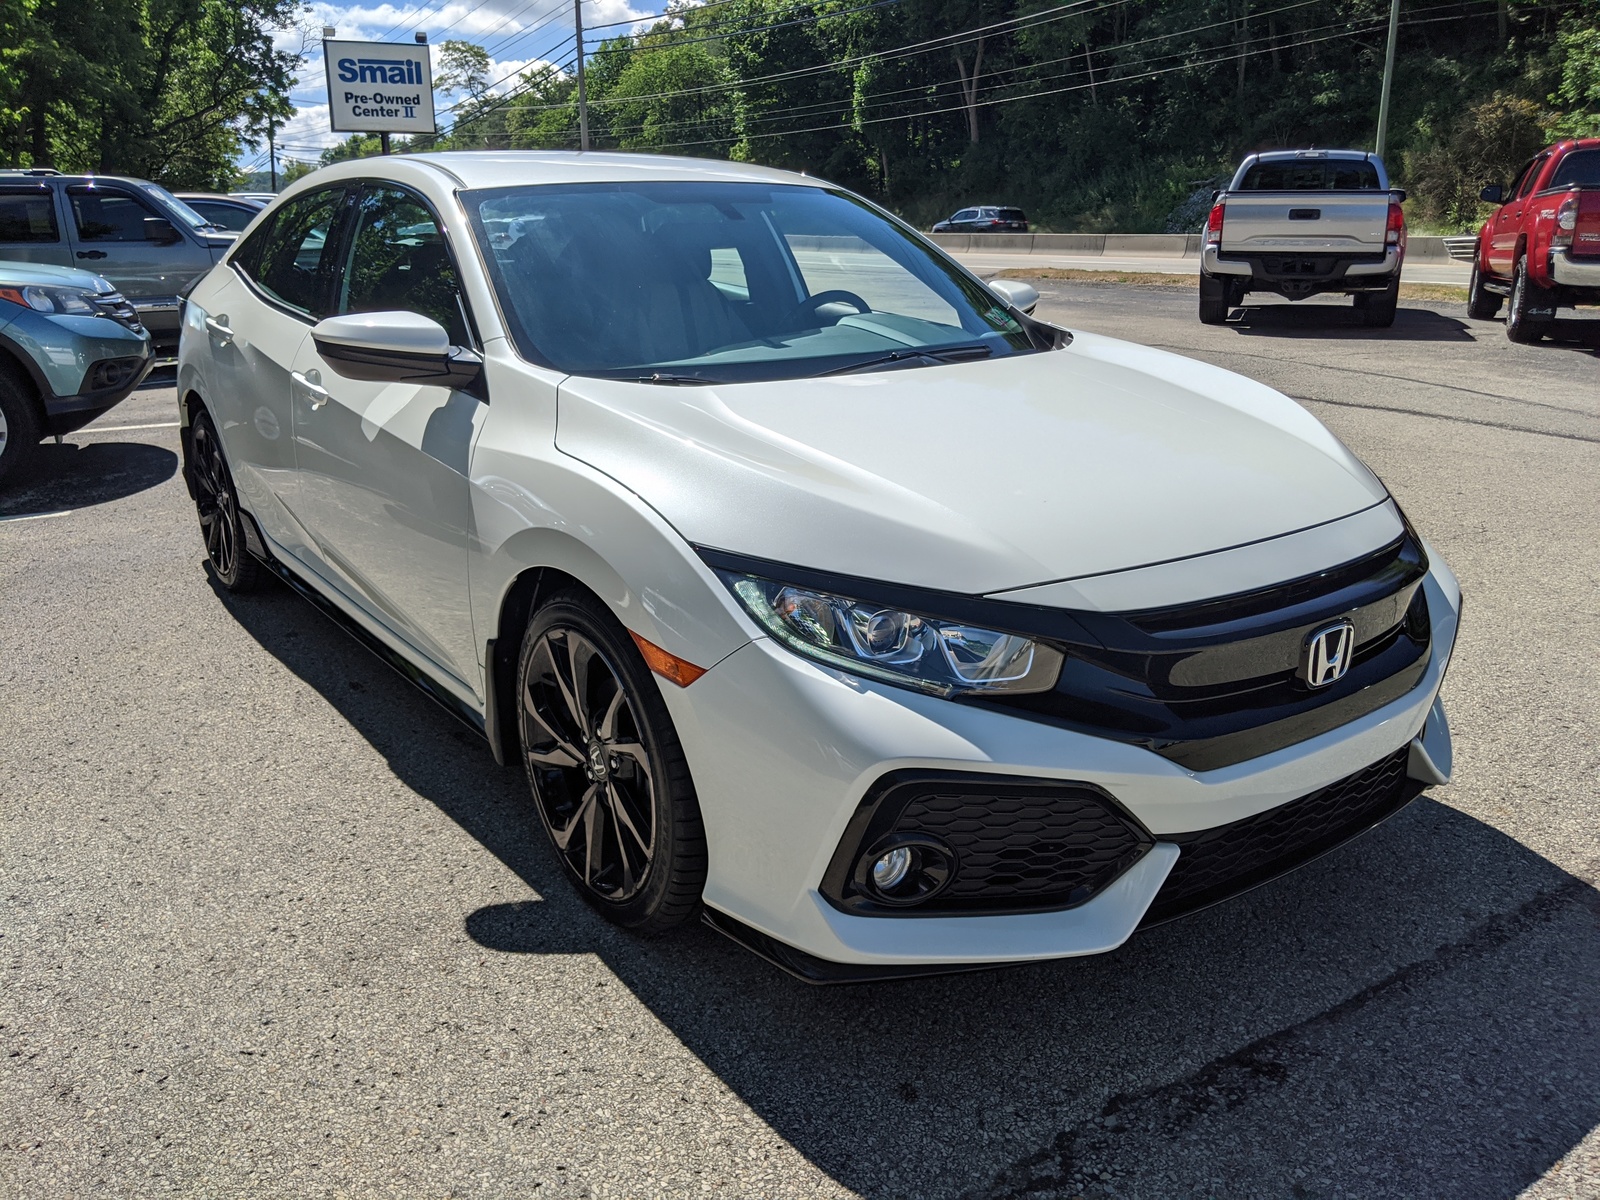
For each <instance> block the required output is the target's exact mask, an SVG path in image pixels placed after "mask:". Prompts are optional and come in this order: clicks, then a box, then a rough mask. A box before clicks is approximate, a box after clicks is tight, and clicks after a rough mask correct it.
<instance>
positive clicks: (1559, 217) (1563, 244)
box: [1550, 192, 1578, 250]
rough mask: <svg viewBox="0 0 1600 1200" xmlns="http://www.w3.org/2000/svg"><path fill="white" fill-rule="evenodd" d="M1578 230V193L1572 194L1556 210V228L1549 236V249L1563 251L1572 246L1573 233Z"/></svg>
mask: <svg viewBox="0 0 1600 1200" xmlns="http://www.w3.org/2000/svg"><path fill="white" fill-rule="evenodd" d="M1577 228H1578V193H1577V192H1573V193H1572V194H1571V195H1570V196H1568V197H1567V198H1566V199H1565V200H1563V201H1562V202H1561V205H1560V207H1558V208H1557V209H1556V227H1555V229H1554V230H1553V231H1552V232H1551V234H1550V248H1551V249H1552V250H1565V249H1567V248H1568V247H1570V246H1571V245H1572V235H1573V232H1574V231H1575V230H1576V229H1577Z"/></svg>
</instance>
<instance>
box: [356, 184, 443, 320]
mask: <svg viewBox="0 0 1600 1200" xmlns="http://www.w3.org/2000/svg"><path fill="white" fill-rule="evenodd" d="M336 311H338V312H340V313H360V312H387V311H403V312H414V313H418V314H420V315H421V316H424V317H432V318H433V319H434V320H435V321H437V322H439V324H441V325H443V326H444V328H445V332H446V333H448V334H449V335H450V341H451V343H452V344H453V345H457V346H465V345H468V344H469V342H470V339H469V338H468V336H467V323H466V318H465V315H464V312H463V309H462V304H461V281H460V279H459V277H458V276H457V275H456V268H455V263H453V262H452V261H451V259H450V250H449V248H448V247H447V246H446V245H445V242H444V233H443V231H442V230H440V228H439V222H438V220H437V219H436V218H435V217H434V215H433V210H432V209H430V208H429V207H428V206H427V204H425V203H424V202H423V201H422V199H421V198H420V197H418V196H417V195H415V194H414V193H412V192H408V191H405V190H403V189H401V188H397V187H384V186H380V185H376V184H369V185H368V186H367V187H365V188H363V189H362V192H361V201H360V207H359V209H358V211H357V214H356V230H355V236H354V237H352V238H351V239H350V253H349V256H348V258H347V259H346V260H345V269H344V277H343V279H342V281H341V283H340V288H339V303H338V306H337V309H336Z"/></svg>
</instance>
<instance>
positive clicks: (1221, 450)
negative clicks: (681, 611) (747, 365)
mask: <svg viewBox="0 0 1600 1200" xmlns="http://www.w3.org/2000/svg"><path fill="white" fill-rule="evenodd" d="M559 404H560V413H559V420H558V427H557V430H558V431H557V437H556V442H557V445H558V447H559V448H560V449H561V450H562V451H563V452H565V453H567V454H569V455H572V456H573V457H575V458H578V459H581V460H582V461H584V462H586V463H588V464H590V465H591V466H593V467H595V468H596V469H598V470H600V471H603V472H605V473H606V474H607V475H610V476H611V477H613V478H614V479H616V480H617V481H619V482H620V483H622V484H623V485H625V486H626V487H628V488H630V489H631V490H633V491H634V492H636V493H637V494H638V495H639V496H641V497H642V498H643V499H644V500H645V501H646V502H647V503H648V504H650V505H651V506H653V507H654V508H655V509H656V510H657V511H658V512H660V513H661V514H662V516H663V517H665V518H666V520H667V521H669V522H670V523H671V524H672V525H673V526H674V527H675V528H676V529H677V530H678V531H679V532H680V533H681V534H682V536H683V537H684V538H686V539H687V540H688V541H690V542H692V543H695V544H697V545H701V546H707V547H712V548H715V549H720V550H727V551H732V552H735V553H740V554H747V555H751V556H754V557H759V558H766V559H773V560H777V561H781V562H785V563H791V564H794V565H797V566H803V567H809V568H812V569H815V570H822V571H832V572H837V573H840V574H847V575H857V576H864V577H868V578H873V579H879V580H885V581H890V582H895V583H905V584H913V585H918V586H923V587H930V588H941V589H947V590H952V591H959V592H965V593H968V594H982V593H988V592H996V591H1005V590H1009V589H1013V588H1017V587H1023V586H1028V585H1032V584H1038V583H1044V582H1051V581H1055V580H1062V579H1074V578H1081V577H1083V576H1087V575H1099V574H1105V573H1107V572H1114V571H1121V570H1126V569H1128V568H1131V567H1137V566H1144V565H1148V564H1152V563H1160V562H1168V561H1171V560H1174V559H1180V558H1187V557H1192V556H1195V555H1200V554H1206V553H1210V552H1213V551H1217V550H1223V549H1227V548H1229V547H1234V546H1239V545H1243V544H1246V543H1250V542H1258V541H1261V540H1264V539H1267V538H1272V537H1277V536H1281V535H1283V534H1287V533H1292V532H1294V531H1297V530H1301V529H1306V528H1309V527H1311V526H1314V525H1319V524H1322V523H1324V522H1328V521H1333V520H1336V519H1338V518H1340V517H1344V516H1347V515H1349V514H1351V513H1355V512H1359V511H1361V510H1363V509H1366V508H1369V507H1371V506H1372V505H1374V504H1376V503H1378V502H1380V501H1382V500H1383V499H1384V498H1385V497H1386V495H1387V493H1386V492H1385V490H1384V487H1383V485H1382V484H1381V483H1380V482H1379V481H1378V480H1377V479H1376V478H1375V477H1374V476H1373V475H1372V473H1371V472H1370V471H1368V470H1367V469H1366V467H1364V466H1363V465H1362V464H1361V463H1360V462H1359V461H1358V460H1357V459H1356V458H1355V456H1354V455H1352V454H1351V453H1350V452H1349V451H1348V450H1347V449H1346V448H1345V447H1344V446H1343V445H1342V444H1341V443H1340V442H1339V440H1338V439H1337V438H1335V437H1334V436H1333V435H1332V434H1331V433H1329V432H1328V430H1327V429H1326V428H1324V427H1323V426H1322V424H1321V423H1320V422H1318V421H1317V420H1316V419H1315V418H1314V417H1312V416H1311V415H1310V414H1309V413H1308V412H1306V411H1305V410H1304V409H1303V408H1301V407H1300V406H1299V405H1297V404H1295V403H1294V402H1293V401H1291V400H1289V399H1288V398H1287V397H1285V396H1283V395H1281V394H1279V393H1278V392H1275V391H1273V390H1272V389H1271V388H1268V387H1265V386H1264V385H1262V384H1259V383H1256V382H1254V381H1252V380H1249V379H1246V378H1244V377H1242V376H1239V375H1235V374H1233V373H1231V372H1229V371H1224V370H1222V369H1221V368H1218V367H1213V366H1210V365H1209V364H1206V363H1201V362H1196V361H1193V360H1191V359H1186V358H1181V357H1179V356H1177V355H1174V354H1167V353H1165V352H1162V351H1158V350H1150V349H1147V348H1144V347H1141V346H1136V345H1133V344H1132V343H1128V342H1121V341H1117V340H1114V339H1111V338H1104V337H1099V336H1096V335H1093V334H1086V333H1079V334H1076V335H1075V340H1074V341H1073V343H1072V345H1071V346H1069V347H1067V348H1065V349H1062V350H1057V351H1050V352H1042V353H1037V354H1027V355H1016V356H1010V357H1006V358H1000V359H991V360H986V361H981V362H973V363H960V364H950V365H942V366H930V367H920V368H915V369H908V370H889V371H880V372H873V373H868V374H859V375H841V376H832V377H827V378H821V379H799V380H787V381H782V382H773V383H759V384H736V385H713V386H708V387H675V388H674V387H660V386H654V385H649V384H637V383H623V382H617V381H612V380H599V379H592V378H585V377H579V376H573V377H570V378H568V379H567V380H565V381H564V382H563V383H562V385H561V395H560V402H559Z"/></svg>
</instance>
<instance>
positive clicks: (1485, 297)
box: [1467, 260, 1506, 321]
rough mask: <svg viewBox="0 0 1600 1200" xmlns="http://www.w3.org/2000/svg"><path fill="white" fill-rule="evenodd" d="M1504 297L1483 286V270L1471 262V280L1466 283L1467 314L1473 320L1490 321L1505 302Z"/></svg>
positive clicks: (1474, 262)
mask: <svg viewBox="0 0 1600 1200" xmlns="http://www.w3.org/2000/svg"><path fill="white" fill-rule="evenodd" d="M1505 299H1506V298H1505V297H1504V296H1502V295H1500V294H1499V293H1497V292H1491V291H1489V290H1488V289H1487V288H1485V287H1484V286H1483V272H1482V271H1481V270H1480V269H1479V267H1478V264H1477V261H1476V260H1474V261H1473V264H1472V282H1471V283H1469V284H1468V285H1467V316H1469V317H1471V318H1472V319H1473V320H1474V321H1492V320H1493V319H1494V318H1495V316H1496V315H1497V314H1498V313H1499V312H1500V306H1501V305H1502V304H1504V303H1505Z"/></svg>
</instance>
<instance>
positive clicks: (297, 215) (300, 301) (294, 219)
mask: <svg viewBox="0 0 1600 1200" xmlns="http://www.w3.org/2000/svg"><path fill="white" fill-rule="evenodd" d="M345 195H346V192H345V189H344V188H342V187H340V188H325V189H323V190H322V191H317V192H311V193H308V194H307V195H304V196H301V197H300V198H299V199H297V200H291V201H290V202H289V203H288V204H285V205H284V206H283V207H282V208H280V209H279V210H278V212H277V215H276V216H274V217H273V218H272V220H271V222H270V223H269V224H267V225H266V226H264V227H263V228H261V229H258V230H257V231H256V232H255V234H253V235H252V236H251V237H250V239H249V241H247V242H246V243H245V244H244V245H243V246H241V247H240V248H239V250H238V252H237V253H236V254H235V255H234V265H236V266H238V267H240V268H242V269H243V270H244V272H245V274H246V275H248V276H250V278H251V279H253V280H254V281H255V283H256V286H257V287H259V288H260V289H261V290H262V291H264V292H266V293H267V295H269V296H271V297H272V298H273V299H274V300H277V301H278V302H280V303H282V304H286V305H288V306H289V307H290V308H293V309H297V310H299V311H300V312H303V313H305V314H306V315H307V316H311V317H324V316H327V315H328V314H327V303H326V299H325V298H326V296H327V291H328V286H327V285H328V276H329V273H330V268H331V267H332V266H333V263H332V262H331V260H330V255H329V253H328V248H329V243H330V242H331V241H332V240H333V239H334V237H335V235H336V234H337V232H338V223H339V214H340V213H341V212H342V211H343V209H344V199H345Z"/></svg>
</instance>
